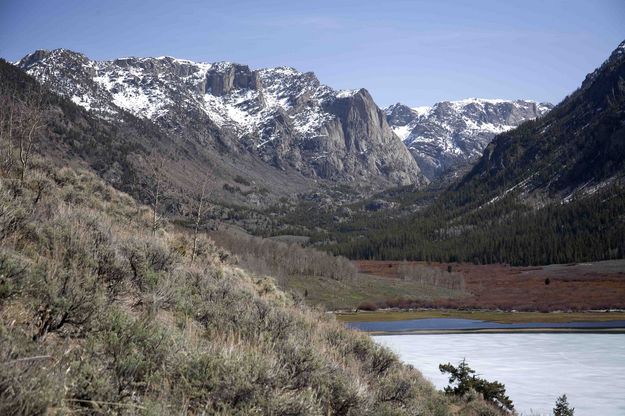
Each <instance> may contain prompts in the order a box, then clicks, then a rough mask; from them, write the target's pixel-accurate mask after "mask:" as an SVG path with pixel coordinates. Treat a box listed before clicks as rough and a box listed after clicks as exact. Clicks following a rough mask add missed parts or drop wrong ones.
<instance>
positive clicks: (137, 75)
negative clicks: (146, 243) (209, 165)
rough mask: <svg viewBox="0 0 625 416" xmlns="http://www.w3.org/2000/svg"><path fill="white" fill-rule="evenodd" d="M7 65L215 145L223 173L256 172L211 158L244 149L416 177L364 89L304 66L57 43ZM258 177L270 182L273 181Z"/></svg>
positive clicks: (175, 134) (245, 153)
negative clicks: (98, 57) (120, 53)
mask: <svg viewBox="0 0 625 416" xmlns="http://www.w3.org/2000/svg"><path fill="white" fill-rule="evenodd" d="M17 66H18V67H20V68H21V69H23V70H25V71H26V72H27V73H29V74H30V75H32V76H34V77H35V78H37V79H38V80H39V81H41V82H43V83H45V84H46V85H47V86H49V87H50V88H52V89H53V90H54V91H55V92H57V93H59V94H61V95H63V96H65V97H67V98H69V99H71V100H72V101H73V102H74V103H76V104H77V105H79V106H81V107H83V108H85V109H87V110H89V111H90V112H92V113H93V114H94V115H96V116H97V117H99V118H101V119H104V120H108V121H115V120H116V119H117V118H119V115H120V114H121V113H122V112H127V113H130V114H132V115H133V116H135V117H137V118H139V119H143V120H147V121H150V122H152V123H154V124H155V125H156V126H158V127H159V128H160V129H161V130H162V131H164V132H165V133H166V134H167V135H168V136H169V137H170V138H171V140H173V141H191V142H193V143H195V144H198V145H200V146H201V147H203V148H204V149H203V152H207V153H209V154H211V155H214V154H216V153H219V154H220V158H214V157H213V158H212V159H213V163H214V164H217V165H220V166H219V167H220V168H221V170H225V171H229V172H225V174H224V175H222V176H223V177H224V178H226V179H227V178H228V177H230V178H232V177H235V176H237V175H238V176H243V177H246V179H245V180H246V181H254V180H257V179H259V178H260V177H263V176H266V174H265V172H263V171H261V170H263V169H261V168H259V167H257V166H253V167H251V168H250V167H249V166H248V167H247V168H246V169H243V170H242V169H239V170H237V169H236V168H235V169H231V168H228V167H227V166H226V165H227V164H228V163H223V160H220V159H228V161H229V162H230V163H229V164H231V165H232V164H234V165H236V164H237V163H238V161H239V160H240V159H241V158H247V159H250V160H252V161H253V162H258V161H262V162H263V163H264V164H265V165H269V166H271V167H272V168H274V170H277V171H282V172H285V173H290V174H291V176H299V177H302V178H305V179H312V180H313V181H315V180H317V179H319V180H330V181H332V182H333V183H347V184H352V185H365V186H367V187H369V186H370V187H372V188H373V189H380V188H384V187H388V186H393V185H405V184H424V183H425V182H426V181H425V180H424V179H423V177H422V175H421V174H420V172H419V168H418V167H417V164H416V163H415V161H414V159H413V158H412V157H411V155H410V153H409V152H408V151H407V150H406V148H405V146H403V144H402V143H401V141H400V140H399V139H398V138H397V136H395V135H394V134H393V132H392V130H391V129H390V127H389V125H388V123H387V122H386V117H385V115H384V113H383V112H382V111H381V110H380V109H379V108H378V107H377V105H376V104H375V103H374V102H373V99H372V98H371V96H370V94H369V93H368V92H367V91H366V90H365V89H360V90H354V91H336V90H333V89H332V88H330V87H328V86H325V85H322V84H321V83H320V82H319V80H318V79H317V78H316V77H315V75H314V74H313V73H310V72H307V73H302V72H298V71H296V70H294V69H293V68H288V67H278V68H270V69H259V70H251V69H250V68H249V67H248V66H245V65H239V64H234V63H230V62H218V63H212V64H209V63H195V62H191V61H187V60H181V59H175V58H171V57H160V58H122V59H116V60H113V61H94V60H90V59H88V58H87V57H86V56H84V55H82V54H80V53H76V52H72V51H69V50H65V49H57V50H54V51H36V52H34V53H32V54H30V55H28V56H26V57H24V58H23V59H21V60H20V61H19V62H17ZM253 164H254V165H257V163H253ZM233 170H234V172H233ZM264 170H266V169H264ZM274 175H278V176H281V175H280V174H279V173H276V172H274ZM282 176H283V175H282ZM291 181H293V180H291ZM265 182H266V183H267V186H268V188H269V190H270V191H272V192H273V191H275V190H276V189H277V188H280V187H281V186H280V183H279V182H280V181H277V180H274V181H272V180H269V181H265ZM299 182H307V183H309V184H314V182H311V181H310V180H308V181H306V180H303V181H302V180H300V181H299ZM300 188H301V187H300Z"/></svg>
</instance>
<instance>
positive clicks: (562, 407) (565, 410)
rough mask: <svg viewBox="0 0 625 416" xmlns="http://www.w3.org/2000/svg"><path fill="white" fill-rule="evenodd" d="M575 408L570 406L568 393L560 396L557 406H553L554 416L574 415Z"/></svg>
mask: <svg viewBox="0 0 625 416" xmlns="http://www.w3.org/2000/svg"><path fill="white" fill-rule="evenodd" d="M574 414H575V408H573V407H570V406H569V401H568V399H567V398H566V394H563V395H562V396H560V397H558V399H557V400H556V407H554V408H553V416H574Z"/></svg>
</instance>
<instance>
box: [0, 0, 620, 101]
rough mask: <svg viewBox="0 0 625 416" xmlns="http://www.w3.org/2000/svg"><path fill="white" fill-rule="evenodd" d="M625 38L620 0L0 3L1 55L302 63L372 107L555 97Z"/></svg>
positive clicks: (574, 85) (70, 0) (559, 97)
mask: <svg viewBox="0 0 625 416" xmlns="http://www.w3.org/2000/svg"><path fill="white" fill-rule="evenodd" d="M623 40H625V1H623V0H566V1H565V0H539V1H536V0H523V1H508V0H505V1H504V0H496V1H495V0H474V1H469V0H456V1H452V0H438V1H434V0H431V1H419V0H413V1H398V0H387V1H380V0H377V1H368V0H345V1H343V0H308V1H299V0H280V1H278V0H272V1H263V0H256V1H254V0H252V1H247V0H228V1H199V0H197V1H172V0H158V1H157V0H153V1H150V0H144V1H139V0H125V1H117V0H108V1H105V0H99V1H92V0H54V1H53V0H32V1H30V0H0V57H3V58H5V59H7V60H9V61H16V60H18V59H19V58H21V57H22V56H24V55H26V54H27V53H29V52H32V51H34V50H36V49H55V48H61V47H62V48H67V49H72V50H75V51H79V52H82V53H84V54H85V55H87V56H88V57H90V58H92V59H97V60H107V59H114V58H118V57H124V56H163V55H168V56H174V57H178V58H185V59H190V60H194V61H202V62H216V61H232V62H238V63H242V64H247V65H249V66H250V67H251V68H264V67H273V66H292V67H294V68H296V69H298V70H300V71H312V72H314V73H315V74H316V75H317V77H318V78H319V80H320V81H321V82H322V83H324V84H327V85H329V86H331V87H333V88H335V89H357V88H362V87H364V88H367V89H368V90H369V92H370V93H371V94H372V96H373V97H374V99H375V100H376V102H377V103H378V105H380V106H383V107H384V106H387V105H390V104H393V103H396V102H402V103H404V104H407V105H410V106H419V105H431V104H433V103H435V102H439V101H444V100H455V99H462V98H468V97H482V98H503V99H517V98H525V99H534V100H537V101H548V102H551V103H554V104H555V103H557V102H559V101H560V100H562V99H563V98H564V97H565V96H566V95H568V94H569V93H571V92H572V91H573V90H574V89H575V88H577V87H578V86H579V84H580V83H581V81H582V80H583V79H584V77H585V75H586V74H587V73H589V72H591V71H592V70H593V69H594V68H596V67H597V66H599V65H600V64H601V63H602V62H603V61H604V60H605V59H606V58H607V57H608V56H609V54H610V52H611V51H612V50H614V49H615V48H616V47H617V46H618V44H619V43H620V42H621V41H623Z"/></svg>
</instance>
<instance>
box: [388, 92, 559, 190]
mask: <svg viewBox="0 0 625 416" xmlns="http://www.w3.org/2000/svg"><path fill="white" fill-rule="evenodd" d="M551 108H552V105H551V104H547V103H537V102H535V101H529V100H503V99H485V98H466V99H462V100H455V101H443V102H440V103H436V104H434V105H433V106H422V107H412V108H410V107H408V106H405V105H403V104H400V103H397V104H394V105H392V106H390V107H388V108H387V109H386V110H385V111H386V115H387V121H388V123H389V124H390V126H391V128H392V129H393V131H394V132H395V134H397V136H399V138H400V139H402V141H403V142H404V143H405V144H406V146H407V147H408V149H409V150H410V151H411V153H412V154H413V156H414V157H415V159H416V160H417V163H419V166H420V168H421V170H422V171H423V172H424V173H425V175H426V176H428V177H429V179H433V178H434V177H435V176H436V175H437V174H440V173H442V171H444V170H445V169H447V168H449V167H450V166H453V165H454V164H457V163H462V162H465V161H468V160H471V159H474V158H476V157H478V156H479V155H481V153H482V151H483V150H484V147H486V145H487V144H488V143H489V142H490V140H492V138H493V137H494V136H495V135H496V134H500V133H503V132H505V131H508V130H510V129H512V128H514V127H516V126H518V125H519V124H520V123H522V122H523V121H525V120H528V119H533V118H536V117H540V116H542V115H544V114H545V113H546V112H547V111H549V110H550V109H551Z"/></svg>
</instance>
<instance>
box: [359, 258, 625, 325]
mask: <svg viewBox="0 0 625 416" xmlns="http://www.w3.org/2000/svg"><path fill="white" fill-rule="evenodd" d="M355 263H356V265H357V268H358V271H359V272H360V273H361V274H364V275H368V276H375V277H377V278H380V277H382V278H386V279H388V280H389V281H392V282H394V281H397V280H401V276H400V272H399V271H400V270H401V268H402V267H406V265H415V266H418V267H422V268H423V267H426V268H432V269H438V270H439V271H441V270H444V271H448V270H451V271H452V273H454V274H455V275H460V276H462V278H463V280H464V288H463V292H464V295H463V296H455V297H453V298H445V297H438V298H434V299H432V300H431V301H430V302H427V303H425V302H417V306H421V307H428V308H447V309H488V310H506V311H511V310H517V311H540V312H547V311H588V310H604V309H625V260H611V261H601V262H594V263H576V264H566V265H560V264H558V265H548V266H538V267H512V266H508V265H502V264H491V265H474V264H469V263H459V264H456V263H451V264H446V263H425V262H401V261H357V262H355ZM402 298H403V299H418V298H419V296H418V293H411V292H405V293H404V294H403V296H402ZM369 300H370V301H371V302H373V303H376V302H383V301H385V300H387V299H369ZM540 315H543V314H540ZM512 316H519V315H512ZM541 319H542V318H541ZM566 319H567V320H568V319H570V318H566Z"/></svg>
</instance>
